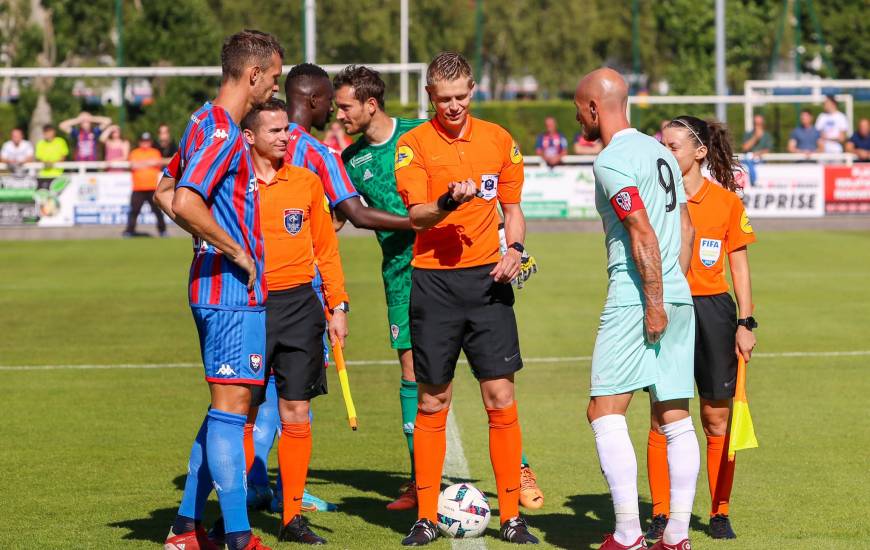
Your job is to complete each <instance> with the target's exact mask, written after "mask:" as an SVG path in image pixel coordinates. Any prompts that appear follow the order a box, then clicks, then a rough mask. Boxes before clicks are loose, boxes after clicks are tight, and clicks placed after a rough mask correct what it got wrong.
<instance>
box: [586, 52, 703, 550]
mask: <svg viewBox="0 0 870 550" xmlns="http://www.w3.org/2000/svg"><path fill="white" fill-rule="evenodd" d="M574 103H575V106H576V107H577V120H578V121H579V122H580V123H581V124H582V125H583V135H584V137H585V138H586V139H588V140H590V141H595V140H596V139H601V140H602V142H603V143H604V149H603V150H602V151H601V153H600V154H599V155H598V158H596V159H595V164H594V166H593V170H594V173H595V206H596V209H597V210H598V213H599V214H600V215H601V219H602V222H603V224H604V232H605V244H606V246H607V272H608V275H609V282H608V291H607V301H606V302H605V304H604V312H603V313H602V315H601V323H600V325H599V327H598V336H597V338H596V340H595V349H594V351H593V353H592V382H591V388H590V396H591V397H590V401H589V407H588V409H587V413H586V414H587V417H588V419H589V422H590V424H591V425H592V431H593V433H594V435H595V446H596V449H597V451H598V458H599V461H600V463H601V471H602V472H603V473H604V477H605V479H606V480H607V484H608V486H609V487H610V493H611V496H612V498H613V507H614V512H615V516H616V529H615V531H614V533H613V534H611V535H608V536H607V538H606V539H605V540H604V543H603V544H602V545H601V547H600V548H602V549H605V550H624V549H630V550H639V549H641V548H646V542H645V541H644V537H643V532H642V531H641V527H640V517H639V515H638V493H637V459H636V458H635V454H634V448H633V447H632V444H631V439H630V438H629V435H628V426H627V424H626V421H625V413H626V411H627V409H628V405H629V403H630V402H631V397H632V395H633V392H634V391H636V390H639V389H643V388H649V391H650V396H651V399H652V401H653V414H654V415H655V416H656V418H657V420H658V422H659V424H660V426H661V429H662V432H663V433H664V434H665V437H666V438H667V446H668V472H669V475H670V480H671V516H670V518H669V520H668V524H667V526H666V527H665V531H664V536H663V538H662V540H660V541H658V542H657V543H656V544H655V546H653V549H655V550H688V549H689V548H691V546H690V544H689V540H688V538H689V518H690V516H691V512H692V504H693V502H694V498H695V483H696V480H697V478H698V470H699V468H700V460H701V459H700V451H699V448H698V440H697V438H696V436H695V430H694V427H693V426H692V418H691V417H690V416H689V399H691V398H692V397H693V396H694V349H695V313H694V309H693V305H692V296H691V293H690V291H689V285H688V283H687V282H686V278H685V275H684V274H685V272H686V271H687V270H688V266H689V260H690V258H691V251H692V243H693V240H694V231H693V229H692V225H691V221H690V219H689V214H688V210H687V208H686V204H685V203H686V197H685V193H684V191H683V189H682V185H683V182H682V175H681V171H680V168H679V166H678V165H677V161H676V159H674V157H673V155H672V154H671V153H670V151H668V150H667V149H665V147H664V146H662V145H661V144H660V143H659V142H657V141H656V140H654V139H653V138H651V137H649V136H647V135H644V134H641V133H640V132H638V131H637V130H635V129H634V128H631V127H630V126H629V123H628V119H627V118H626V114H625V113H626V107H627V103H628V88H627V86H626V84H625V81H624V80H623V78H622V76H620V74H619V73H617V72H616V71H613V70H611V69H598V70H596V71H593V72H591V73H589V74H588V75H586V76H585V77H584V78H583V79H582V80H581V81H580V84H579V86H578V87H577V93H576V94H575V96H574ZM671 453H674V454H673V457H672V456H671ZM675 502H678V506H677V507H678V509H679V511H678V515H677V516H676V517H675V516H674V503H675Z"/></svg>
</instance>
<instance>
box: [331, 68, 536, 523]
mask: <svg viewBox="0 0 870 550" xmlns="http://www.w3.org/2000/svg"><path fill="white" fill-rule="evenodd" d="M333 87H334V88H335V102H336V106H337V107H338V109H337V114H336V119H337V120H338V121H339V122H340V123H342V125H343V126H344V128H345V130H346V131H347V133H349V134H351V135H354V134H362V135H361V136H360V138H359V139H358V140H357V141H356V142H355V143H353V144H352V145H351V146H349V147H348V148H347V149H345V150H344V152H343V153H342V160H343V161H344V165H345V169H346V170H347V174H348V176H350V179H351V181H352V182H353V184H354V187H356V189H357V191H359V193H360V194H361V195H362V196H363V198H364V199H365V201H366V203H367V204H368V205H369V206H371V207H374V208H378V209H380V210H385V211H387V212H390V213H392V214H397V215H400V216H407V215H408V210H407V209H406V208H405V204H404V202H403V201H402V199H401V197H400V196H399V193H398V191H397V190H396V178H395V176H394V170H395V156H396V143H397V142H398V140H399V137H401V136H402V135H403V134H404V133H405V132H407V131H409V130H411V129H412V128H415V127H417V126H419V125H420V124H422V123H424V122H426V120H425V119H404V118H390V116H389V115H387V113H386V112H384V87H385V86H384V82H383V80H381V78H380V75H379V74H378V73H377V72H376V71H373V70H372V69H369V68H367V67H364V66H357V65H349V66H348V67H346V68H345V69H344V70H343V71H342V72H341V73H339V74H338V75H337V76H336V77H335V78H334V79H333ZM376 235H377V239H378V243H379V244H380V245H381V251H382V252H383V262H382V263H381V273H382V276H383V280H384V291H385V293H386V301H387V320H388V323H389V338H390V345H391V347H392V348H393V349H395V350H396V351H397V352H398V355H399V363H400V364H401V367H402V386H401V389H400V390H399V401H400V403H401V406H402V431H403V432H404V434H405V438H406V440H407V444H408V451H409V453H410V455H411V470H412V471H411V480H413V479H414V472H413V467H414V420H415V418H416V416H417V383H416V381H415V377H414V363H413V358H412V356H411V334H410V330H409V325H408V305H409V302H410V298H411V269H412V268H411V258H412V257H413V251H414V238H415V234H414V232H413V231H376ZM531 262H532V264H533V263H534V260H533V259H532V260H531ZM524 270H526V271H524V276H523V277H521V281H520V284H522V280H525V279H527V278H528V277H529V276H530V273H529V272H528V271H527V268H526V267H524ZM523 466H524V467H523V470H522V472H523V476H522V486H521V492H520V497H521V498H520V502H521V503H522V504H523V506H525V507H527V508H540V507H541V506H543V503H544V495H543V493H542V492H541V491H540V489H539V488H538V486H537V483H536V480H535V475H534V473H533V472H532V470H531V468H529V467H528V464H527V462H526V458H525V456H523ZM416 506H417V494H416V491H415V490H414V484H413V483H407V484H403V487H402V489H401V494H400V496H399V497H398V498H397V499H396V500H395V501H393V502H391V503H389V504H388V505H387V509H389V510H410V509H414V508H416Z"/></svg>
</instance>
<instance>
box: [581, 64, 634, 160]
mask: <svg viewBox="0 0 870 550" xmlns="http://www.w3.org/2000/svg"><path fill="white" fill-rule="evenodd" d="M627 104H628V86H627V85H626V83H625V79H624V78H622V75H621V74H619V73H618V72H616V71H614V70H613V69H608V68H606V67H605V68H601V69H596V70H594V71H592V72H591V73H589V74H587V75H586V76H584V77H583V78H582V79H580V83H579V84H578V85H577V91H576V92H575V93H574V105H575V106H576V107H577V122H579V123H580V124H582V125H583V137H585V138H586V139H588V140H590V141H594V140H596V139H603V140H604V142H605V143H608V142H609V141H610V136H611V135H612V134H613V133H615V132H618V131H619V130H621V129H623V128H627V127H628V119H627V118H626V115H625V111H626V106H627Z"/></svg>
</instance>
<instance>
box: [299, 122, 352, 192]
mask: <svg viewBox="0 0 870 550" xmlns="http://www.w3.org/2000/svg"><path fill="white" fill-rule="evenodd" d="M287 130H288V131H289V132H290V139H289V141H288V142H287V153H286V154H285V155H284V162H288V163H290V164H292V165H294V166H301V167H302V168H308V169H309V170H311V171H312V172H314V173H315V174H317V177H319V178H320V181H321V183H323V192H324V193H325V194H326V198H327V199H328V200H329V206H331V207H332V208H335V207H336V205H338V203H340V202H341V201H344V200H347V199H349V198H351V197H358V196H359V193H358V192H357V190H356V188H355V187H354V186H353V183H351V181H350V178H349V177H348V176H347V171H346V170H345V169H344V162H342V160H341V153H340V152H338V151H336V150H334V149H330V148H329V147H327V146H326V145H324V144H323V143H321V142H320V141H318V140H317V138H316V137H314V136H312V135H311V134H309V133H308V132H306V131H305V128H303V127H301V126H299V125H298V124H296V123H295V122H291V123H290V126H288V127H287Z"/></svg>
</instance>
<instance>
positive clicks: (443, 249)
mask: <svg viewBox="0 0 870 550" xmlns="http://www.w3.org/2000/svg"><path fill="white" fill-rule="evenodd" d="M426 84H427V85H426V90H427V91H428V93H429V99H430V101H431V102H432V104H433V106H434V108H435V117H434V118H432V120H430V121H429V122H427V123H424V124H422V125H420V126H417V127H416V128H414V129H412V130H410V131H408V132H407V133H405V134H404V135H403V136H402V137H401V138H400V139H399V141H398V143H397V148H396V185H397V188H398V191H399V194H400V195H401V196H402V199H403V200H404V202H405V204H406V206H407V207H408V214H409V217H410V218H411V224H412V225H413V227H414V229H415V231H417V236H416V240H415V242H414V259H413V260H412V262H411V265H412V266H414V272H413V275H412V280H411V303H410V312H409V315H410V325H411V346H412V352H413V357H414V374H415V375H416V378H417V384H418V387H419V394H418V396H419V397H418V409H417V418H416V422H415V428H414V451H415V452H414V465H415V468H416V473H417V497H418V512H417V517H418V521H417V522H416V523H415V524H414V526H413V528H412V529H411V532H410V534H409V535H408V536H407V537H405V539H404V540H402V544H403V545H405V546H421V545H424V544H428V543H430V542H432V541H433V540H435V538H437V536H438V530H437V528H436V526H435V524H434V522H433V520H435V519H436V517H437V509H438V495H439V493H440V490H441V473H442V468H443V465H444V455H445V451H446V443H447V441H446V434H445V428H446V425H447V413H448V409H449V407H450V399H451V396H452V381H453V375H454V371H455V369H456V361H457V359H458V358H459V352H460V350H461V351H464V352H465V355H466V357H468V361H469V363H470V364H471V369H472V371H473V372H474V375H475V376H476V377H477V379H478V380H479V381H480V390H481V395H482V396H483V403H484V405H485V407H486V412H487V414H488V415H489V427H490V428H489V449H490V450H489V456H490V460H491V461H492V467H493V470H494V472H495V481H496V487H497V488H498V502H499V514H500V519H501V537H502V539H504V540H506V541H508V542H513V543H518V544H530V543H531V544H536V543H537V542H538V539H537V538H536V537H535V536H534V535H532V534H531V533H529V530H528V526H527V525H526V522H525V520H523V519H522V518H520V517H519V489H520V460H521V456H520V455H521V452H522V437H521V434H520V426H519V422H518V420H517V405H516V401H515V400H514V373H515V372H516V371H518V370H520V369H521V368H522V366H523V362H522V358H521V357H520V345H519V337H518V335H517V324H516V318H515V316H514V311H513V303H514V295H513V289H512V288H511V285H510V281H511V280H512V279H513V278H514V277H516V276H517V274H518V273H519V271H520V258H521V257H522V253H523V240H524V238H525V231H526V224H525V218H524V217H523V212H522V209H521V208H520V195H521V191H522V186H523V158H522V155H521V154H520V152H519V148H518V147H517V145H516V143H515V142H514V141H513V139H512V138H511V136H510V134H508V132H507V131H506V130H505V129H503V128H502V127H500V126H498V125H496V124H492V123H489V122H486V121H483V120H479V119H475V118H473V117H472V116H471V115H470V114H469V112H468V105H469V103H470V102H471V96H472V93H473V89H474V80H473V78H472V74H471V67H470V66H469V64H468V61H466V60H465V58H463V57H462V56H461V55H459V54H457V53H453V52H444V53H440V54H438V55H437V56H436V57H435V59H433V60H432V63H431V64H430V65H429V69H428V71H427V74H426ZM497 204H500V205H501V208H502V211H503V212H504V225H505V235H506V238H507V242H508V243H509V245H508V251H507V253H506V254H505V255H504V256H501V255H500V253H499V237H498V224H499V215H498V210H497V208H496V205H497Z"/></svg>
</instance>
